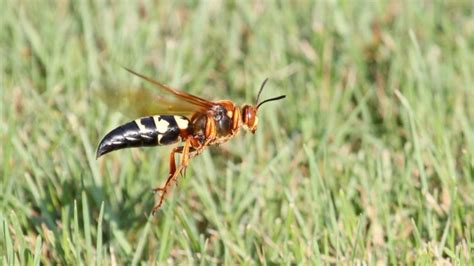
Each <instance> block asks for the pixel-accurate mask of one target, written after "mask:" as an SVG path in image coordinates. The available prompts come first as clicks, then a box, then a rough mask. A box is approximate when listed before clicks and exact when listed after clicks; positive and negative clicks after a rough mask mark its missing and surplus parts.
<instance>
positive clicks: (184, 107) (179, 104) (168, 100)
mask: <svg viewBox="0 0 474 266" xmlns="http://www.w3.org/2000/svg"><path fill="white" fill-rule="evenodd" d="M125 69H126V70H127V71H129V72H130V73H132V74H134V75H136V76H138V77H140V78H142V79H144V80H146V81H148V82H150V83H151V84H153V85H155V87H157V88H158V89H159V91H160V93H154V92H152V91H151V90H150V89H148V88H145V87H139V88H136V89H123V88H118V89H115V88H114V89H111V87H110V86H109V89H106V90H102V91H101V92H100V97H101V98H102V99H103V100H104V101H105V102H106V103H107V105H108V106H109V107H112V108H113V109H117V110H120V111H121V112H122V113H125V114H127V116H129V115H133V116H134V117H142V116H148V115H156V114H160V115H183V116H187V117H188V118H191V116H192V115H194V114H195V113H196V112H205V111H207V110H208V109H209V108H211V107H212V106H213V105H214V103H213V102H210V101H207V100H205V99H202V98H200V97H197V96H194V95H192V94H189V93H186V92H183V91H179V90H176V89H173V88H171V87H169V86H167V85H165V84H162V83H160V82H158V81H156V80H154V79H152V78H149V77H146V76H144V75H141V74H139V73H137V72H135V71H133V70H130V69H128V68H125ZM113 87H115V86H113Z"/></svg>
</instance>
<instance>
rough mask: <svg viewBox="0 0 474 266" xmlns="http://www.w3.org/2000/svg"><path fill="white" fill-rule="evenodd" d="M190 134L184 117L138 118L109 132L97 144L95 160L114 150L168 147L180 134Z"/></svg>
mask: <svg viewBox="0 0 474 266" xmlns="http://www.w3.org/2000/svg"><path fill="white" fill-rule="evenodd" d="M183 131H185V132H186V133H187V134H189V133H190V132H191V123H189V120H188V119H187V118H186V117H184V116H173V115H155V116H148V117H143V118H139V119H137V120H135V121H131V122H128V123H126V124H123V125H121V126H119V127H117V128H115V129H113V130H112V131H110V132H109V133H108V134H107V135H105V137H104V138H103V139H102V141H101V142H100V144H99V147H98V149H97V158H98V157H100V156H102V155H104V154H106V153H109V152H111V151H114V150H119V149H124V148H133V147H146V146H158V145H168V144H172V143H175V142H177V141H178V140H179V137H180V134H181V132H183Z"/></svg>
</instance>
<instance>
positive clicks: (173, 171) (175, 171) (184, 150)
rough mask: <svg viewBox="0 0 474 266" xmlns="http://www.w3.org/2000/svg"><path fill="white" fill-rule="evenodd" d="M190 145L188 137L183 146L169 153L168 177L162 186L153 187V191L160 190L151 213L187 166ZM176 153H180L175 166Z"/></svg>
mask: <svg viewBox="0 0 474 266" xmlns="http://www.w3.org/2000/svg"><path fill="white" fill-rule="evenodd" d="M191 145H192V139H191V138H188V139H187V140H186V142H185V143H184V146H181V147H176V148H174V149H173V150H172V151H171V153H170V172H169V175H168V178H167V179H166V182H165V184H164V185H163V186H162V187H157V188H154V189H153V192H154V193H157V192H160V196H159V199H158V203H156V204H155V206H154V207H153V209H152V210H151V213H152V215H154V214H155V213H156V211H158V210H159V209H160V207H161V205H163V202H164V200H165V197H166V194H167V193H168V191H169V189H170V188H171V186H172V185H173V184H174V183H176V181H177V178H178V175H179V174H182V173H183V171H184V170H185V169H186V167H187V166H188V162H189V159H190V158H191V157H190V152H191V151H193V150H194V148H193V147H191ZM176 153H181V154H182V155H181V162H180V164H179V167H178V168H176V162H175V154H176Z"/></svg>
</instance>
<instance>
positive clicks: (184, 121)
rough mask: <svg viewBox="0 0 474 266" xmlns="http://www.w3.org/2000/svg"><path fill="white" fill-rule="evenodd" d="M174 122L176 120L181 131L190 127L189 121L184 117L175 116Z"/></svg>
mask: <svg viewBox="0 0 474 266" xmlns="http://www.w3.org/2000/svg"><path fill="white" fill-rule="evenodd" d="M173 117H174V120H176V124H177V125H178V128H179V129H186V128H188V126H189V120H188V119H185V118H184V117H182V116H178V115H175V116H173Z"/></svg>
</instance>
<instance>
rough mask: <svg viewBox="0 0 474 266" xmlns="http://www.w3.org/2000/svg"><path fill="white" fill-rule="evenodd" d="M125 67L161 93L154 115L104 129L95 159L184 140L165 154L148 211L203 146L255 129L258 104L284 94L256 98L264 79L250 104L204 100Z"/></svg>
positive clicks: (157, 208)
mask: <svg viewBox="0 0 474 266" xmlns="http://www.w3.org/2000/svg"><path fill="white" fill-rule="evenodd" d="M125 69H126V70H127V71H129V72H130V73H132V74H134V75H136V76H138V77H140V78H142V79H144V80H146V81H148V82H150V83H151V84H153V85H155V86H156V87H157V88H159V89H160V90H161V92H162V93H163V95H166V97H163V96H160V95H158V96H157V102H156V104H158V105H160V108H159V110H160V111H158V114H156V115H152V116H147V117H142V118H138V119H136V120H134V121H131V122H128V123H126V124H123V125H121V126H119V127H117V128H115V129H113V130H112V131H110V132H109V133H107V135H105V137H104V138H103V139H102V140H101V141H100V143H99V146H98V148H97V158H99V157H100V156H102V155H104V154H106V153H109V152H112V151H115V150H119V149H124V148H131V147H144V146H160V145H169V144H173V143H176V142H179V141H181V142H184V144H183V145H182V146H178V147H175V148H173V149H172V151H171V153H170V157H169V175H168V178H167V179H166V182H165V184H164V185H163V186H162V187H157V188H155V189H153V192H155V193H157V192H159V193H160V196H159V199H158V200H157V203H156V204H155V206H154V207H153V209H152V214H154V213H155V212H156V211H157V210H159V208H160V207H161V205H162V204H163V201H164V199H165V196H166V194H167V193H168V192H169V189H170V187H171V186H172V185H173V184H174V183H175V182H176V179H177V178H178V176H179V175H180V174H182V173H183V171H184V170H185V169H186V167H187V166H188V164H189V160H190V159H191V158H193V157H195V156H197V155H199V154H200V153H202V152H203V151H204V149H205V148H206V147H207V146H209V145H216V144H221V143H224V142H226V141H228V140H229V139H231V138H233V137H234V136H235V135H236V134H237V133H238V132H239V130H240V128H241V127H243V128H245V129H247V130H249V131H250V132H252V133H255V131H256V130H257V125H258V117H257V111H258V109H259V108H260V106H262V105H263V104H264V103H267V102H270V101H277V100H281V99H283V98H285V97H286V96H285V95H281V96H278V97H274V98H270V99H267V100H264V101H262V102H259V98H260V94H261V93H262V90H263V88H264V87H265V84H266V82H267V80H268V79H265V81H264V82H263V83H262V85H261V87H260V90H259V92H258V94H257V100H256V104H255V105H249V104H244V105H243V106H242V107H239V106H237V105H236V104H234V103H233V102H232V101H230V100H219V101H208V100H205V99H203V98H200V97H197V96H194V95H191V94H189V93H186V92H183V91H179V90H176V89H173V88H171V87H169V86H167V85H164V84H162V83H160V82H158V81H156V80H153V79H152V78H149V77H146V76H144V75H141V74H139V73H137V72H135V71H133V70H130V69H128V68H125ZM176 153H179V154H181V161H180V163H179V165H178V166H176V161H175V155H176Z"/></svg>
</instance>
